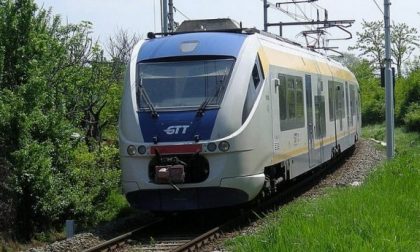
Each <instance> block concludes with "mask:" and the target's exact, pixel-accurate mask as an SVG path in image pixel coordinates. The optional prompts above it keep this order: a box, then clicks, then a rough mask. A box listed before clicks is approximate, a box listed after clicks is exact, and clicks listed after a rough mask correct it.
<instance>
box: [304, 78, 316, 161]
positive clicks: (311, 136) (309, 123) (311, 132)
mask: <svg viewBox="0 0 420 252" xmlns="http://www.w3.org/2000/svg"><path fill="white" fill-rule="evenodd" d="M305 84H306V85H305V86H306V119H307V120H306V121H307V125H306V126H307V129H308V159H309V167H313V166H314V165H316V163H314V160H313V154H314V153H313V152H314V147H315V144H314V119H313V112H312V108H313V107H312V81H311V76H310V75H305Z"/></svg>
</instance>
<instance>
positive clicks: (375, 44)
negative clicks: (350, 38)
mask: <svg viewBox="0 0 420 252" xmlns="http://www.w3.org/2000/svg"><path fill="white" fill-rule="evenodd" d="M383 27H384V25H383V22H382V21H373V22H368V21H365V20H363V22H362V29H363V31H362V32H356V36H357V41H356V45H355V46H350V47H349V50H359V51H360V54H359V56H364V57H366V58H367V59H368V60H369V63H371V64H373V65H374V66H375V68H376V69H379V68H381V67H382V66H383V65H384V33H383Z"/></svg>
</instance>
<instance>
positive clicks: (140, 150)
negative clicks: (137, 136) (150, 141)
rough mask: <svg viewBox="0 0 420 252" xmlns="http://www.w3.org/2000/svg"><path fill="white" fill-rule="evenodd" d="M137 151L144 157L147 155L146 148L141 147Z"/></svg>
mask: <svg viewBox="0 0 420 252" xmlns="http://www.w3.org/2000/svg"><path fill="white" fill-rule="evenodd" d="M137 150H138V151H139V154H141V155H143V154H144V153H146V146H144V145H140V146H139V148H138V149H137Z"/></svg>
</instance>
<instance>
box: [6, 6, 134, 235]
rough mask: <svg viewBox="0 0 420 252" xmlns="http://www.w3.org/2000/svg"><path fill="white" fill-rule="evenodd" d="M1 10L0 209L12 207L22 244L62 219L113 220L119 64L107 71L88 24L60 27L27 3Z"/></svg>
mask: <svg viewBox="0 0 420 252" xmlns="http://www.w3.org/2000/svg"><path fill="white" fill-rule="evenodd" d="M0 6H2V8H0V21H1V22H0V118H2V120H0V148H1V150H2V151H1V154H0V174H6V175H7V177H5V178H4V179H3V177H2V180H1V181H0V192H1V193H0V196H1V197H2V198H1V200H2V202H8V206H6V207H3V206H0V211H2V210H3V209H2V208H4V209H14V212H13V211H9V212H8V214H9V215H10V216H8V217H9V221H10V223H16V224H17V225H15V230H14V231H15V234H17V235H18V237H19V238H23V239H29V238H30V237H31V236H32V235H33V233H34V232H42V231H45V230H49V229H51V228H58V229H59V228H61V226H62V223H63V220H64V219H67V218H71V219H76V220H77V221H78V222H79V224H81V225H89V224H93V223H96V222H98V221H102V220H104V219H109V218H112V216H115V215H116V214H117V213H118V209H121V208H122V207H125V206H127V203H126V202H125V201H124V200H122V196H120V195H119V194H118V191H119V186H120V185H119V177H120V170H119V169H118V166H119V165H118V164H119V158H118V149H117V145H116V144H117V141H116V133H115V132H116V127H117V126H116V125H117V124H116V122H117V118H118V116H117V114H118V109H119V97H120V96H121V92H122V85H121V82H122V80H121V78H120V76H122V75H123V71H124V68H123V67H120V68H118V70H115V69H113V68H112V65H113V62H112V61H111V62H109V61H108V60H107V59H106V58H105V57H104V54H103V50H102V49H101V47H100V46H99V45H98V44H97V43H96V42H94V41H93V39H92V37H91V23H90V22H81V23H80V24H62V23H61V20H60V18H59V17H58V16H53V15H52V14H51V10H44V9H38V8H37V7H36V5H35V4H34V3H33V0H0ZM124 63H125V62H124ZM121 64H122V63H120V66H121ZM5 192H7V193H5ZM0 225H3V226H4V227H0V229H3V228H6V229H7V228H10V227H11V225H7V223H4V222H2V221H1V220H0ZM12 225H13V224H12Z"/></svg>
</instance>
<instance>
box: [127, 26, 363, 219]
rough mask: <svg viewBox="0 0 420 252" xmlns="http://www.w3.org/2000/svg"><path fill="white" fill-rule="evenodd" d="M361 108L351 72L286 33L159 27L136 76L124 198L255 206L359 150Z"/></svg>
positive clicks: (136, 53) (188, 205)
mask: <svg viewBox="0 0 420 252" xmlns="http://www.w3.org/2000/svg"><path fill="white" fill-rule="evenodd" d="M159 35H160V36H159ZM360 113H361V112H360V89H359V85H358V82H357V80H356V78H355V76H354V75H353V74H352V73H351V72H350V71H349V70H348V69H347V68H346V67H344V66H343V65H342V64H340V63H339V62H337V61H335V60H333V59H331V58H329V57H327V56H326V55H324V54H321V53H319V52H315V51H314V50H309V49H308V48H306V47H304V46H302V45H300V44H297V43H295V42H292V41H289V40H287V39H284V38H282V37H279V36H275V35H273V34H270V33H267V32H263V31H259V30H257V29H255V28H252V29H247V28H242V26H241V25H238V24H237V23H235V22H234V21H232V20H230V19H213V20H192V21H185V22H184V23H182V24H181V25H180V27H179V28H178V29H177V31H176V32H174V33H171V34H153V33H150V34H148V38H147V39H144V40H141V41H140V42H139V43H138V44H137V45H136V46H135V47H134V48H133V51H132V55H131V59H130V62H129V64H128V66H127V71H126V77H125V83H124V91H123V98H122V105H121V111H120V117H119V145H120V159H121V161H120V162H121V169H122V187H123V191H124V194H125V196H126V198H127V200H128V202H129V203H130V205H131V206H132V207H134V208H137V209H143V210H148V211H155V212H173V211H186V210H199V209H212V208H222V207H230V206H238V205H242V204H246V203H249V202H252V201H254V200H255V199H257V198H258V197H260V196H261V195H269V194H271V193H273V192H275V191H276V188H278V187H279V185H282V184H284V183H285V182H287V181H290V180H294V179H296V178H298V177H299V176H302V175H303V174H306V173H308V172H310V171H311V170H313V169H315V168H316V167H319V166H321V165H323V164H325V163H327V162H329V161H330V160H332V159H335V158H336V157H337V156H340V154H341V153H343V152H344V151H346V150H348V149H350V148H352V147H354V146H355V143H356V142H357V141H358V138H359V136H360V133H361V114H360Z"/></svg>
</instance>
